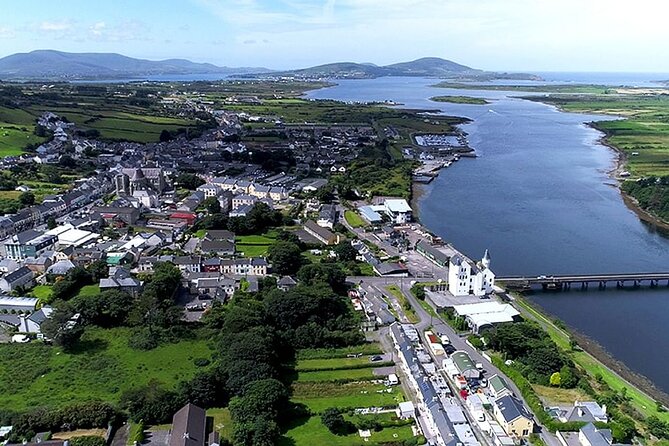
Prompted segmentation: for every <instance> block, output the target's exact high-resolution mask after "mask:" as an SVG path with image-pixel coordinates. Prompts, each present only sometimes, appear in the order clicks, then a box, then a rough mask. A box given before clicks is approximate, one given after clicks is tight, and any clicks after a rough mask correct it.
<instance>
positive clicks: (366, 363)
mask: <svg viewBox="0 0 669 446" xmlns="http://www.w3.org/2000/svg"><path fill="white" fill-rule="evenodd" d="M377 364H378V362H376V363H375V362H371V361H370V360H369V356H361V357H359V358H316V359H300V360H299V361H298V362H297V366H296V367H295V369H296V370H297V371H298V372H299V371H310V370H332V369H336V370H338V369H350V368H357V367H361V368H364V367H378V365H377Z"/></svg>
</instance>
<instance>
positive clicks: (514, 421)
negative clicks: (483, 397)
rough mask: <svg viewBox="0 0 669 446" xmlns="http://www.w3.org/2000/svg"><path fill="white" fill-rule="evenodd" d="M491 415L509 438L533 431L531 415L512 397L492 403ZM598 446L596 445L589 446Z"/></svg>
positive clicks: (522, 436) (522, 435)
mask: <svg viewBox="0 0 669 446" xmlns="http://www.w3.org/2000/svg"><path fill="white" fill-rule="evenodd" d="M492 407H493V414H494V415H495V419H496V420H497V422H498V423H499V424H500V425H501V426H502V428H503V429H504V431H505V432H506V434H507V435H508V436H510V437H515V438H524V437H528V436H529V435H530V434H531V433H532V431H533V429H534V420H533V419H532V414H531V413H530V412H529V411H528V410H527V409H526V408H525V406H524V405H523V403H522V402H521V401H520V400H519V399H518V398H516V397H515V396H513V395H505V396H503V397H501V398H498V399H496V400H495V401H494V403H493V406H492ZM589 446H598V445H589Z"/></svg>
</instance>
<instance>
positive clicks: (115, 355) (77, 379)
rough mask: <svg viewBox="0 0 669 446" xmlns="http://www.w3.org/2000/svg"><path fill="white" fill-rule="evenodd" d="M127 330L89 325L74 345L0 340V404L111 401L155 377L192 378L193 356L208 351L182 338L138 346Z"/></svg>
mask: <svg viewBox="0 0 669 446" xmlns="http://www.w3.org/2000/svg"><path fill="white" fill-rule="evenodd" d="M129 337H130V330H129V329H127V328H115V329H108V330H103V329H99V328H93V327H89V328H87V329H86V333H85V334H84V336H83V337H82V340H81V346H80V347H79V348H78V350H76V351H74V352H71V353H66V352H63V351H62V350H61V349H60V348H57V347H51V346H47V345H43V344H40V343H33V344H0V362H1V363H2V364H3V367H2V368H0V407H4V408H7V409H13V410H25V409H29V408H34V407H40V406H52V407H60V406H64V405H67V404H69V403H74V402H81V401H88V400H91V399H99V400H102V401H110V402H116V401H118V399H119V397H120V394H121V393H122V392H123V391H124V390H126V389H128V388H131V387H134V386H141V385H143V384H147V383H148V382H149V381H151V380H154V379H155V380H157V381H159V382H161V383H163V384H164V385H165V386H167V387H168V388H173V387H174V386H176V384H177V383H178V382H180V381H182V380H186V379H189V378H190V377H192V376H193V375H194V374H195V372H196V370H197V367H196V366H195V364H194V363H193V361H194V360H195V359H197V358H208V357H210V356H211V353H212V351H211V350H210V348H209V346H208V344H207V341H206V340H188V341H181V342H178V343H175V344H166V345H162V346H160V347H158V348H156V349H154V350H150V351H139V350H132V349H131V348H130V347H128V338H129Z"/></svg>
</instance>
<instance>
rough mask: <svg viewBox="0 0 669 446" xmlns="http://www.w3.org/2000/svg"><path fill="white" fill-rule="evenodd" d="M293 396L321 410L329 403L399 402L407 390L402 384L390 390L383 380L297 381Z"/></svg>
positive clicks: (346, 405) (372, 404)
mask: <svg viewBox="0 0 669 446" xmlns="http://www.w3.org/2000/svg"><path fill="white" fill-rule="evenodd" d="M291 400H292V401H294V402H296V403H301V404H304V405H305V406H307V407H308V408H309V410H311V412H312V413H321V412H323V411H324V410H325V409H327V408H328V407H338V408H341V409H348V408H359V407H383V406H396V405H397V404H399V403H400V402H402V401H404V394H403V393H402V391H401V389H400V388H399V387H391V388H390V392H388V391H387V388H386V386H384V385H383V384H374V383H371V382H351V383H345V384H339V383H333V382H297V383H295V384H293V397H292V398H291Z"/></svg>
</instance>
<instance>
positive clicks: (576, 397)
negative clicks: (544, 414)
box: [532, 384, 590, 406]
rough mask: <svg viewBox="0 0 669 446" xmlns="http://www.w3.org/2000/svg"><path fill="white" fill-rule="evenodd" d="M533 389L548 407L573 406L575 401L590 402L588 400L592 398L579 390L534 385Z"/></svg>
mask: <svg viewBox="0 0 669 446" xmlns="http://www.w3.org/2000/svg"><path fill="white" fill-rule="evenodd" d="M532 388H533V389H534V391H535V392H536V393H537V395H539V398H541V399H542V401H543V402H544V404H545V405H547V406H552V405H558V404H563V405H564V404H568V405H572V404H574V401H588V398H590V397H589V396H588V395H587V394H586V393H585V392H583V391H582V390H580V389H579V388H574V389H561V388H559V387H548V386H540V385H538V384H533V385H532Z"/></svg>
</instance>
